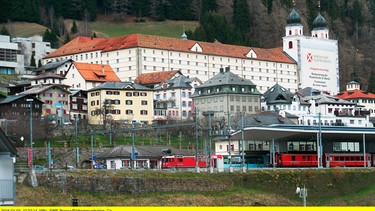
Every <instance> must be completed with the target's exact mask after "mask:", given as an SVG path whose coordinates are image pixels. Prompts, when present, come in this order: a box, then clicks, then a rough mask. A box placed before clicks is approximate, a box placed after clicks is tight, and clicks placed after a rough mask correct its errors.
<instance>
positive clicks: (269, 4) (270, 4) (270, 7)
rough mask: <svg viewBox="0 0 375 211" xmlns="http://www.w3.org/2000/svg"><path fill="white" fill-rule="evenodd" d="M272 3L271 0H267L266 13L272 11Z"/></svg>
mask: <svg viewBox="0 0 375 211" xmlns="http://www.w3.org/2000/svg"><path fill="white" fill-rule="evenodd" d="M272 4H273V0H267V13H268V14H271V13H272Z"/></svg>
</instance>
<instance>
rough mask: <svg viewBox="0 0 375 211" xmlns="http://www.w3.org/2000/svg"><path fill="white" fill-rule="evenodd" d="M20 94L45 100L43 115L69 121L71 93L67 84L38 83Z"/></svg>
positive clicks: (52, 118) (51, 118)
mask: <svg viewBox="0 0 375 211" xmlns="http://www.w3.org/2000/svg"><path fill="white" fill-rule="evenodd" d="M20 94H25V95H32V96H34V97H35V98H37V99H38V100H40V101H42V102H44V105H43V108H42V115H43V116H44V117H46V118H48V119H50V120H57V121H59V122H61V121H62V122H65V121H68V119H69V117H68V111H69V95H70V94H71V93H70V92H69V91H68V90H67V89H66V86H63V85H59V84H47V85H42V84H38V85H35V86H33V87H32V88H30V89H28V90H26V91H24V92H21V93H20Z"/></svg>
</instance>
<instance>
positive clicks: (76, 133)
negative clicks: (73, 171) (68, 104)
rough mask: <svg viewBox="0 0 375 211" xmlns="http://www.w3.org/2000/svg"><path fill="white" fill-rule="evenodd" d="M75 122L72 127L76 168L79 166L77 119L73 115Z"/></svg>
mask: <svg viewBox="0 0 375 211" xmlns="http://www.w3.org/2000/svg"><path fill="white" fill-rule="evenodd" d="M74 120H75V122H74V123H75V124H74V129H75V145H76V168H78V167H79V148H78V119H77V117H74Z"/></svg>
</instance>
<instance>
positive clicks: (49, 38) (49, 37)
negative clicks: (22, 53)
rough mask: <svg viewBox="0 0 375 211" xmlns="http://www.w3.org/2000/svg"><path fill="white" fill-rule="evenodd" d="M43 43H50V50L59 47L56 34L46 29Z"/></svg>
mask: <svg viewBox="0 0 375 211" xmlns="http://www.w3.org/2000/svg"><path fill="white" fill-rule="evenodd" d="M43 41H44V42H50V43H51V47H52V48H58V47H59V40H58V38H57V35H56V33H54V32H53V31H50V30H49V29H46V31H45V32H44V34H43Z"/></svg>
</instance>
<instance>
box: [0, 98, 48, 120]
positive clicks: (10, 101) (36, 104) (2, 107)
mask: <svg viewBox="0 0 375 211" xmlns="http://www.w3.org/2000/svg"><path fill="white" fill-rule="evenodd" d="M30 100H32V101H30ZM30 102H31V105H32V112H33V117H36V118H37V117H40V116H41V114H42V108H43V101H41V100H39V99H37V98H35V97H34V96H33V95H26V94H20V95H12V96H7V97H5V98H2V99H0V117H1V118H10V119H13V118H17V117H20V118H24V116H29V115H30Z"/></svg>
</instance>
